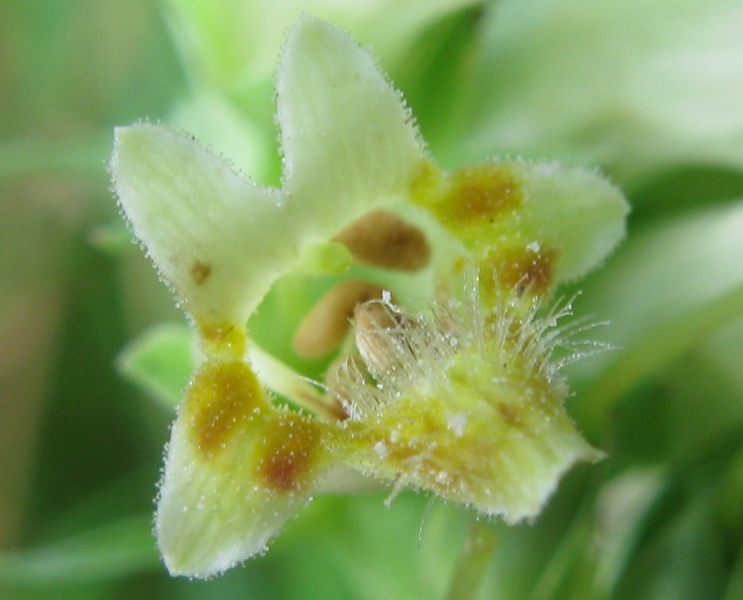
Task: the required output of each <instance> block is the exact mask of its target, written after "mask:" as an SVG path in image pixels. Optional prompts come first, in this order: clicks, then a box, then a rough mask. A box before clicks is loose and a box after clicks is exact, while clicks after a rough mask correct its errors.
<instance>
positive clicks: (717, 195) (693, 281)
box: [0, 0, 743, 600]
mask: <svg viewBox="0 0 743 600" xmlns="http://www.w3.org/2000/svg"><path fill="white" fill-rule="evenodd" d="M301 10H306V11H307V12H310V13H312V14H315V15H316V16H319V17H322V18H327V19H330V20H331V21H333V22H335V23H337V24H339V25H341V26H342V27H344V28H346V29H348V30H349V31H350V32H351V33H352V34H353V35H354V36H355V37H357V39H359V40H360V42H361V43H363V44H364V45H368V46H370V47H371V48H372V49H373V50H374V52H375V53H376V54H378V55H379V56H380V60H381V63H382V65H383V66H384V68H385V70H387V71H388V72H389V74H390V76H391V77H392V79H393V80H394V82H395V84H396V85H397V86H398V87H400V89H401V90H402V92H403V93H404V94H405V97H406V98H407V100H408V102H409V104H410V105H411V107H412V109H413V111H414V113H415V114H416V116H417V118H418V120H419V123H420V126H421V130H422V132H423V134H424V136H425V137H426V139H427V140H428V141H429V144H430V148H431V153H432V154H433V155H434V156H435V157H436V158H437V159H438V160H439V161H440V162H441V163H442V165H443V166H445V167H450V168H451V167H455V166H458V165H461V164H464V163H466V162H471V161H476V160H481V159H484V158H487V157H488V156H491V155H494V154H500V155H504V154H510V155H517V154H518V155H524V156H527V157H534V158H556V159H561V160H563V161H565V162H568V163H573V164H586V165H596V166H597V167H599V168H601V169H602V170H603V171H604V172H605V173H607V174H608V176H609V177H611V178H612V179H613V180H614V181H615V182H616V183H617V184H618V185H619V186H621V187H622V188H623V189H624V190H625V192H626V193H627V195H628V197H629V199H630V201H631V203H632V205H633V214H632V216H631V219H630V224H629V236H628V239H627V241H626V243H625V244H624V245H623V247H622V248H621V249H620V251H619V252H617V253H616V255H614V256H613V257H611V258H610V260H609V261H608V262H607V264H606V266H605V268H604V269H602V270H600V271H598V272H597V273H596V274H595V275H592V276H591V277H590V278H589V279H588V280H587V281H585V282H581V283H580V286H579V287H580V288H581V289H583V294H582V296H581V298H580V299H579V302H578V305H577V310H578V312H580V313H581V314H589V315H592V317H593V318H594V319H597V320H602V321H603V320H607V321H609V322H610V324H609V325H607V326H605V327H602V328H600V329H598V330H595V332H594V333H595V335H596V336H597V337H600V338H601V339H602V340H605V341H607V342H611V343H612V344H615V345H616V346H617V350H614V351H612V352H608V353H604V354H602V355H601V356H599V357H597V358H595V359H591V360H589V361H586V362H584V363H582V364H578V365H575V368H573V369H572V370H571V372H570V378H571V382H572V383H573V384H574V387H575V388H576V390H577V392H576V396H575V397H574V398H571V399H570V400H569V406H568V408H569V410H570V412H571V414H572V415H573V416H574V418H575V419H576V421H577V422H578V423H579V425H580V428H581V429H582V430H583V431H585V432H586V435H587V436H588V437H589V439H590V440H591V441H592V442H593V443H594V444H595V445H597V446H598V447H600V448H602V449H604V450H605V451H606V452H607V453H608V458H607V459H606V460H605V461H604V462H603V463H601V464H600V465H598V466H595V467H587V466H584V467H579V468H577V469H575V470H574V471H573V472H571V473H570V474H569V475H568V477H567V478H566V480H565V481H564V482H563V484H562V486H561V489H560V491H559V492H558V494H557V495H556V496H555V497H554V498H553V499H552V501H551V502H550V505H549V506H548V508H547V510H546V512H545V513H544V515H543V516H542V517H540V519H539V520H538V521H537V522H536V523H534V524H526V525H521V526H517V527H512V528H506V527H504V526H502V525H501V524H498V523H493V524H488V525H487V526H488V527H490V528H492V529H493V530H494V531H495V535H496V538H497V545H496V549H495V551H494V554H493V557H492V558H491V560H490V561H489V563H488V566H487V571H486V574H485V577H484V581H483V585H482V587H481V590H480V593H479V595H478V596H477V597H478V598H498V599H500V598H507V599H524V598H534V599H563V598H565V599H572V598H576V599H577V598H581V599H583V598H598V599H603V598H606V599H608V598H618V599H619V598H622V599H624V598H633V599H636V598H648V599H666V598H667V599H669V600H670V599H687V598H688V599H689V600H692V599H694V600H697V599H704V598H710V599H712V598H715V599H716V598H720V599H723V600H735V599H739V598H743V541H742V540H743V36H741V35H740V32H741V31H743V8H741V6H740V3H739V2H734V1H732V0H708V1H705V2H701V1H699V0H695V1H689V0H673V1H672V0H657V1H654V2H648V1H643V0H629V1H625V2H622V3H620V2H618V1H613V0H612V1H609V2H603V3H590V4H589V3H585V2H582V1H581V2H578V0H522V1H520V2H519V1H517V0H510V1H509V0H502V1H492V2H474V1H472V0H469V1H463V0H436V1H423V0H420V1H417V2H416V1H398V2H392V1H383V0H368V1H362V2H353V3H352V2H343V1H341V0H336V1H332V0H325V1H324V2H320V1H317V0H316V1H314V2H310V1H305V2H300V1H298V0H297V1H288V0H284V1H281V2H276V3H272V4H270V5H269V3H260V2H257V1H252V0H215V1H213V2H207V1H206V0H161V1H157V0H130V1H129V2H114V1H113V0H26V1H21V0H3V2H2V4H0V598H3V599H9V600H15V599H25V598H29V599H31V598H45V599H48V598H55V599H56V598H60V599H62V598H75V599H78V598H82V599H88V598H90V599H99V598H100V599H104V598H105V599H118V598H130V597H137V598H163V599H170V598H172V599H181V598H184V599H188V598H216V599H228V598H261V599H262V598H266V599H269V598H270V599H274V598H369V599H372V598H390V599H393V598H399V599H404V598H405V599H406V598H439V597H442V598H443V597H445V595H446V590H447V588H448V585H449V581H450V579H451V577H452V573H453V571H454V568H455V564H456V561H457V557H458V555H459V553H460V550H461V546H462V544H463V543H464V538H465V536H466V532H467V527H468V523H469V522H470V521H471V520H472V517H473V516H472V515H471V514H468V512H467V511H466V510H464V509H458V508H456V507H452V506H446V505H443V504H442V503H440V502H434V503H433V504H431V505H430V506H429V504H428V499H427V498H425V497H419V496H416V495H414V494H403V495H401V496H400V497H399V498H397V499H396V500H395V501H394V502H393V503H392V504H391V506H390V507H389V508H388V507H385V506H384V503H383V500H384V495H381V496H380V495H371V496H359V497H330V496H328V497H323V498H317V499H316V500H315V501H314V502H313V503H312V504H311V505H310V507H309V508H308V509H306V510H305V511H303V512H302V513H301V514H300V516H299V517H298V518H297V519H295V520H294V521H292V522H291V523H290V524H289V525H288V527H287V530H286V532H285V534H284V535H282V536H281V537H280V538H279V539H278V540H277V541H276V543H275V544H274V545H273V547H272V548H271V550H270V552H269V553H268V554H267V555H266V556H264V557H260V558H257V559H254V560H252V561H250V562H249V563H248V564H247V565H246V566H244V567H240V568H237V569H234V570H233V571H231V572H229V573H228V574H227V575H225V576H223V577H219V578H217V579H214V580H213V581H208V582H193V581H188V580H184V579H171V578H169V577H168V576H167V574H166V573H165V571H164V569H163V567H162V565H161V564H160V562H159V557H158V555H157V551H156V548H155V545H154V539H153V538H152V535H151V532H150V529H151V514H152V511H153V507H154V504H153V497H154V495H155V482H156V481H157V479H158V477H159V470H160V467H161V460H162V448H163V445H164V443H165V441H166V439H167V437H168V426H169V423H170V421H171V420H172V418H173V411H172V407H167V406H166V405H165V404H163V403H161V402H157V401H153V398H152V397H151V395H150V394H148V393H147V392H146V391H144V389H142V388H140V387H138V386H135V385H133V384H132V383H130V382H129V381H128V380H127V379H126V377H125V376H124V375H123V374H122V373H121V372H119V369H117V357H118V356H119V354H120V352H121V351H122V349H123V348H124V347H125V346H126V345H127V343H128V342H130V341H131V340H132V339H136V338H137V337H138V336H140V335H141V334H142V333H143V332H145V331H147V330H148V329H149V328H150V327H152V326H154V325H155V324H158V323H162V322H175V323H178V324H183V323H184V322H185V319H184V317H183V316H182V315H181V314H180V313H179V312H178V311H177V310H176V309H175V308H174V306H173V302H172V299H171V297H170V295H169V293H168V291H167V290H166V289H165V287H164V286H162V285H161V284H160V282H159V281H158V280H157V276H156V274H155V273H154V271H153V269H152V268H151V267H150V265H149V264H148V262H147V260H146V259H145V258H144V257H143V256H142V253H141V252H140V250H139V249H138V247H137V246H136V245H134V244H131V243H130V238H129V235H128V233H127V231H126V229H125V227H124V225H123V222H122V221H121V220H120V218H119V217H118V211H117V207H116V203H115V201H114V199H113V197H112V195H111V193H110V191H109V184H108V174H107V171H106V163H107V160H108V155H109V153H110V147H111V141H112V129H113V127H114V126H115V125H126V124H130V123H132V122H135V121H137V120H140V119H148V120H152V121H156V120H163V121H164V122H167V123H171V124H173V125H174V126H176V127H178V128H182V129H185V130H187V131H191V132H194V133H195V134H197V135H198V137H199V138H200V139H201V140H203V141H204V142H205V143H210V144H212V145H213V146H214V147H215V149H217V150H218V151H220V152H222V153H224V155H225V156H227V157H230V158H231V159H232V160H233V161H234V163H235V164H236V166H237V167H238V168H240V169H241V170H243V171H244V172H246V173H248V174H250V175H251V176H253V177H255V178H256V179H258V180H260V181H263V182H267V183H276V182H277V181H278V176H279V171H280V162H279V159H278V152H277V149H276V141H275V140H276V127H275V124H274V122H273V118H272V111H273V105H272V94H273V91H272V84H273V71H274V68H275V66H276V64H277V60H278V55H279V52H280V48H281V42H282V38H283V36H284V34H285V31H286V29H287V28H288V26H289V25H290V24H291V23H292V21H293V20H294V19H295V18H296V17H297V16H298V14H299V13H300V11H301ZM566 293H570V292H569V291H568V292H566ZM164 368H166V369H167V368H169V367H168V365H167V364H166V365H165V367H164ZM129 375H130V377H131V373H130V374H129Z"/></svg>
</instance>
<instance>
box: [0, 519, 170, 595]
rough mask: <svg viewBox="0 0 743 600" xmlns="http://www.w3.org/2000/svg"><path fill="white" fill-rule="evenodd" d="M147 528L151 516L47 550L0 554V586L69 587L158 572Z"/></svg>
mask: <svg viewBox="0 0 743 600" xmlns="http://www.w3.org/2000/svg"><path fill="white" fill-rule="evenodd" d="M151 529H152V517H151V515H144V516H138V517H132V518H128V519H122V520H121V521H117V522H115V523H111V524H110V525H105V526H103V527H98V528H96V529H91V530H89V531H86V532H84V533H81V534H78V535H75V536H72V537H69V538H67V539H63V540H60V541H58V542H55V543H51V544H48V545H45V546H40V547H38V548H33V549H30V550H25V551H19V552H16V553H12V554H4V555H0V586H14V587H16V586H17V587H19V588H33V587H38V586H57V585H71V584H79V583H85V582H95V581H103V580H106V579H112V578H117V577H124V576H127V575H131V574H134V573H139V572H141V571H144V570H150V569H153V568H157V566H158V564H159V558H158V554H157V550H156V548H155V542H154V539H153V537H152V532H151Z"/></svg>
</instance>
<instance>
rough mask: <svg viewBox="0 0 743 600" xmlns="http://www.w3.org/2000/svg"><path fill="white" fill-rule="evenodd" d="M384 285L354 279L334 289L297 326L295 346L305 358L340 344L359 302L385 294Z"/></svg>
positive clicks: (322, 352)
mask: <svg viewBox="0 0 743 600" xmlns="http://www.w3.org/2000/svg"><path fill="white" fill-rule="evenodd" d="M382 292H383V290H382V288H381V287H379V286H377V285H374V284H372V283H368V282H366V281H358V280H351V281H346V282H344V283H341V284H340V285H338V286H336V287H334V288H333V289H331V290H330V291H329V292H328V293H327V294H325V295H324V296H323V297H322V298H320V300H319V301H318V302H317V304H315V306H313V307H312V310H311V311H310V312H309V314H308V315H307V316H306V317H305V318H304V320H303V321H302V323H301V324H300V325H299V327H298V328H297V331H296V332H295V334H294V339H293V340H292V346H293V347H294V350H295V351H296V352H297V354H300V355H301V356H304V357H306V358H319V357H321V356H325V355H326V354H328V353H330V352H332V351H333V350H335V349H336V348H337V347H338V346H340V344H341V342H342V341H343V338H344V337H345V335H346V333H347V332H348V330H349V328H350V319H351V317H352V316H353V314H354V308H355V307H356V305H358V304H361V303H364V302H368V301H369V300H373V299H374V298H381V297H382Z"/></svg>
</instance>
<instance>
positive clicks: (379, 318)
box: [353, 300, 416, 378]
mask: <svg viewBox="0 0 743 600" xmlns="http://www.w3.org/2000/svg"><path fill="white" fill-rule="evenodd" d="M353 319H354V322H355V323H356V348H357V349H358V351H359V354H360V355H361V358H362V359H363V361H364V363H365V364H366V366H367V368H368V369H369V372H370V373H371V374H372V375H374V376H375V377H377V378H378V377H379V375H380V374H382V373H389V372H392V371H397V370H400V371H402V370H404V369H406V368H408V367H410V366H411V365H410V363H411V362H413V361H414V360H415V351H414V348H412V347H411V345H410V339H411V336H410V332H411V330H412V329H413V328H414V327H415V326H416V323H415V321H413V320H412V319H409V318H407V317H405V316H404V315H403V314H401V313H400V312H399V311H398V310H396V308H395V306H394V305H392V304H391V303H390V302H388V301H384V300H382V301H378V300H372V301H370V302H366V303H364V304H360V305H358V306H357V307H356V310H354V313H353Z"/></svg>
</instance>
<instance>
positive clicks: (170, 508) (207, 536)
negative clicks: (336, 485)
mask: <svg viewBox="0 0 743 600" xmlns="http://www.w3.org/2000/svg"><path fill="white" fill-rule="evenodd" d="M322 435H323V424H322V422H320V421H319V420H316V419H311V418H309V417H306V416H303V415H300V414H298V413H295V412H292V411H282V410H278V409H276V408H274V407H273V406H272V405H271V404H270V403H269V402H268V401H267V400H266V398H265V397H264V396H263V392H262V390H261V388H260V385H259V384H258V382H257V379H256V378H255V375H254V374H253V373H252V371H251V370H250V368H249V367H248V366H247V364H245V363H244V362H241V361H227V362H218V361H208V362H207V363H205V365H203V366H202V367H201V369H200V370H199V371H198V372H197V374H196V375H195V376H194V378H193V380H192V382H191V384H190V387H189V389H188V391H187V393H186V398H185V400H184V402H183V404H182V406H181V409H180V413H179V416H178V419H177V420H176V422H175V424H174V425H173V431H172V436H171V441H170V445H169V448H168V455H167V460H166V465H165V473H164V476H163V481H162V484H161V489H160V497H159V501H158V512H157V519H156V533H157V538H158V543H159V546H160V550H161V552H162V555H163V557H164V559H165V562H166V565H167V567H168V569H169V570H170V572H171V573H172V574H174V575H190V576H196V577H206V576H209V575H212V574H215V573H219V572H222V571H224V570H225V569H228V568H229V567H231V566H233V565H234V564H236V563H237V562H239V561H241V560H244V559H246V558H249V557H250V556H253V555H255V554H257V553H259V552H262V551H263V550H265V548H266V544H267V542H268V541H269V540H270V538H271V537H273V536H274V535H275V534H277V533H278V531H279V530H280V528H281V527H282V525H283V524H284V522H285V521H286V520H287V519H289V518H290V517H291V516H292V515H294V514H295V512H296V511H297V510H298V509H299V508H301V507H302V506H303V505H304V504H305V503H306V502H307V501H308V500H309V495H310V493H311V491H312V489H313V486H314V484H315V482H316V481H317V479H318V478H319V476H320V475H321V474H322V473H323V472H324V471H325V470H326V468H327V467H328V465H329V459H328V456H327V454H326V452H325V450H324V446H323V444H322Z"/></svg>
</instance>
